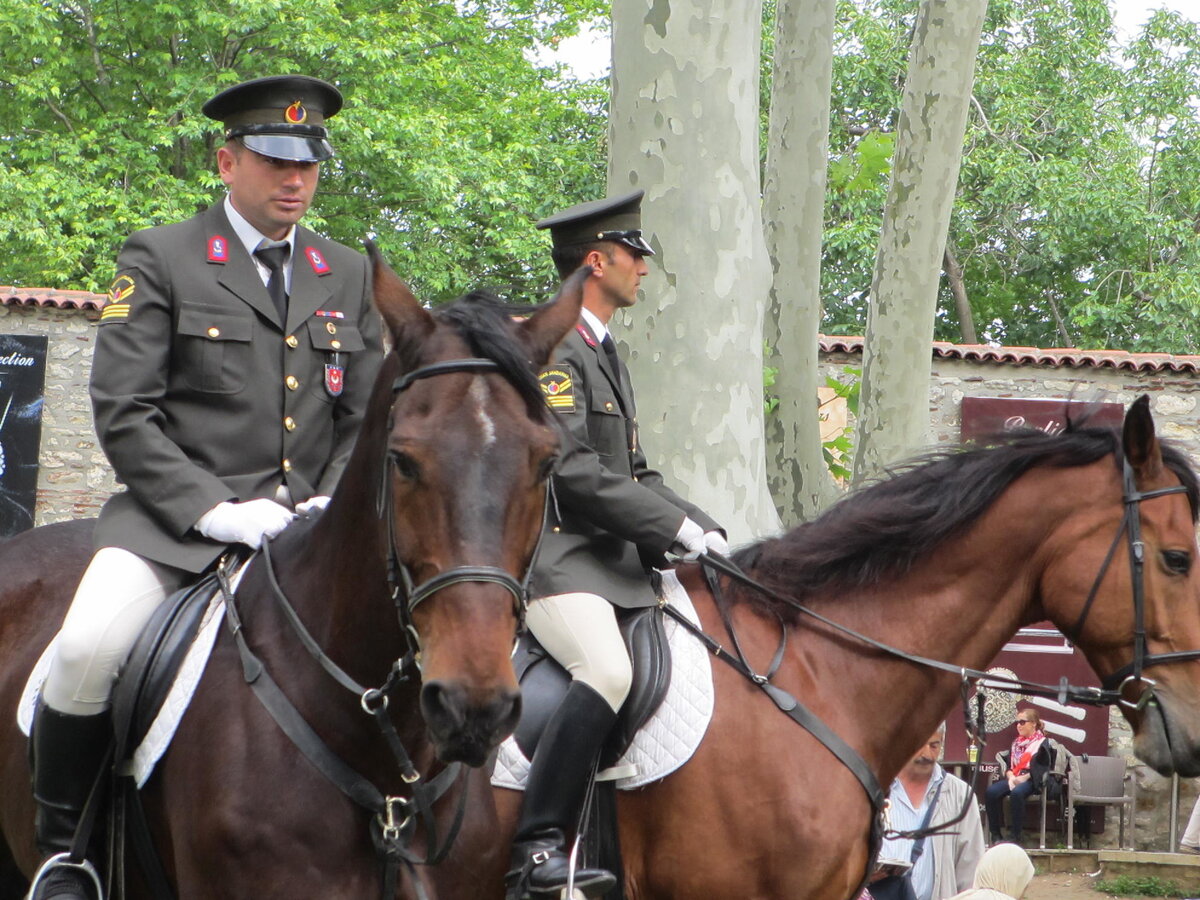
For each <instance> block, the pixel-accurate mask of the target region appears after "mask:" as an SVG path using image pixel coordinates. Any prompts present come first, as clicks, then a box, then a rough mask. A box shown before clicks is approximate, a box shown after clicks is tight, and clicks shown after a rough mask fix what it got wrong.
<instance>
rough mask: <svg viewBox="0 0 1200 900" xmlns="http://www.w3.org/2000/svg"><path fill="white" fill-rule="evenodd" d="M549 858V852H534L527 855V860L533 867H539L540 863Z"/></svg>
mask: <svg viewBox="0 0 1200 900" xmlns="http://www.w3.org/2000/svg"><path fill="white" fill-rule="evenodd" d="M549 858H550V851H549V850H535V851H534V852H533V853H531V854H529V860H530V862H532V863H533V864H534V865H535V866H540V865H541V864H542V863H544V862H545V861H546V860H548V859H549Z"/></svg>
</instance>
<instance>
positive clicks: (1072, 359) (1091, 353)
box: [819, 335, 1200, 374]
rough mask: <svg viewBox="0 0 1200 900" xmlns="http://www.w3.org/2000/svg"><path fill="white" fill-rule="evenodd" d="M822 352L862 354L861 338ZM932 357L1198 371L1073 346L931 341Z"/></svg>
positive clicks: (1179, 362) (1175, 359)
mask: <svg viewBox="0 0 1200 900" xmlns="http://www.w3.org/2000/svg"><path fill="white" fill-rule="evenodd" d="M819 344H820V348H821V352H822V353H862V349H863V339H862V338H861V337H856V336H852V335H821V336H820V338H819ZM932 350H933V355H934V356H936V357H938V358H940V359H961V360H967V361H970V362H995V363H1009V364H1014V365H1024V366H1030V365H1032V366H1049V367H1051V368H1073V369H1087V368H1095V369H1103V368H1110V369H1123V370H1126V371H1129V372H1171V373H1187V374H1195V373H1197V372H1200V356H1174V355H1172V354H1170V353H1130V352H1128V351H1126V350H1080V349H1078V348H1075V347H1065V348H1057V347H1056V348H1050V349H1042V348H1039V347H992V346H990V345H988V344H951V343H949V342H948V341H934V342H933V348H932Z"/></svg>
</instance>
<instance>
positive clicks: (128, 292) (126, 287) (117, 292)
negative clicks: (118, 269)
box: [100, 275, 136, 324]
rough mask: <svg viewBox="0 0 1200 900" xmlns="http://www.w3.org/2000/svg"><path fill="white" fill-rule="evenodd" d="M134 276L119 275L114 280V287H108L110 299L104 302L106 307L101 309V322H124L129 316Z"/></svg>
mask: <svg viewBox="0 0 1200 900" xmlns="http://www.w3.org/2000/svg"><path fill="white" fill-rule="evenodd" d="M135 288H136V285H135V284H134V281H133V277H132V276H130V275H118V276H117V278H116V280H115V281H113V283H112V287H111V288H109V289H108V300H107V302H106V303H105V304H104V308H103V309H102V310H100V322H101V323H102V324H103V323H105V322H124V321H125V320H126V319H128V318H129V298H130V297H132V296H133V292H134V289H135Z"/></svg>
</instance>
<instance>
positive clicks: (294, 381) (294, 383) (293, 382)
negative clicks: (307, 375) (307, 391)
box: [284, 375, 300, 391]
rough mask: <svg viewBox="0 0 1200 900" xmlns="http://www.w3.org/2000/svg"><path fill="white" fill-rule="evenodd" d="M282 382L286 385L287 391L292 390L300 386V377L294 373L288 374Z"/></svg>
mask: <svg viewBox="0 0 1200 900" xmlns="http://www.w3.org/2000/svg"><path fill="white" fill-rule="evenodd" d="M284 383H285V384H286V385H287V386H288V390H289V391H294V390H295V389H296V388H298V387H300V379H299V378H297V377H296V376H295V375H289V376H288V377H287V378H286V379H285V380H284Z"/></svg>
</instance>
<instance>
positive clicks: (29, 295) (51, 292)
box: [0, 287, 108, 309]
mask: <svg viewBox="0 0 1200 900" xmlns="http://www.w3.org/2000/svg"><path fill="white" fill-rule="evenodd" d="M106 299H108V298H107V296H106V295H105V294H93V293H92V292H91V291H60V290H55V289H54V288H19V287H0V306H54V307H57V308H59V309H99V308H100V307H102V306H103V305H104V301H105V300H106Z"/></svg>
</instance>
